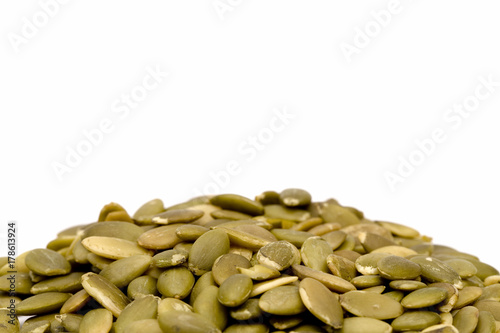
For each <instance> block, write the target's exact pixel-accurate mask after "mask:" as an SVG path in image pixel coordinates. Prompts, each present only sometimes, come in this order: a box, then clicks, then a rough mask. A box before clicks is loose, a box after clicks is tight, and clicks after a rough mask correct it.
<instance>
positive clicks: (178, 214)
mask: <svg viewBox="0 0 500 333" xmlns="http://www.w3.org/2000/svg"><path fill="white" fill-rule="evenodd" d="M204 214H205V213H204V212H203V211H202V210H196V209H171V210H167V211H165V212H163V213H159V214H157V215H154V216H153V217H152V218H151V222H153V223H156V224H173V223H188V222H193V221H195V220H197V219H199V218H200V217H202V216H203V215H204Z"/></svg>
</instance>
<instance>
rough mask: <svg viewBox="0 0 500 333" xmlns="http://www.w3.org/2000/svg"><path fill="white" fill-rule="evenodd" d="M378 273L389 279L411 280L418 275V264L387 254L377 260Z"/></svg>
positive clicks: (420, 270) (419, 271)
mask: <svg viewBox="0 0 500 333" xmlns="http://www.w3.org/2000/svg"><path fill="white" fill-rule="evenodd" d="M377 267H378V270H379V274H380V275H381V276H382V277H383V278H386V279H389V280H413V279H416V278H417V277H418V276H420V273H421V272H422V269H421V268H420V265H418V264H416V263H414V262H413V261H410V260H408V259H405V258H402V257H398V256H388V257H385V258H382V259H380V260H379V261H378V262H377Z"/></svg>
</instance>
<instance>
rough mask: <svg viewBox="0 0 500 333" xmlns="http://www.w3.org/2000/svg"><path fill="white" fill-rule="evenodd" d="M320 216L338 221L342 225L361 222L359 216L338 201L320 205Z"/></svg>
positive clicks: (330, 220)
mask: <svg viewBox="0 0 500 333" xmlns="http://www.w3.org/2000/svg"><path fill="white" fill-rule="evenodd" d="M318 213H319V216H320V217H321V218H322V219H323V220H324V221H325V222H326V223H328V222H337V223H339V224H340V225H341V226H342V227H346V226H349V225H353V224H358V223H360V220H359V218H358V217H357V216H356V214H354V213H353V212H352V211H351V210H350V209H348V208H346V207H342V206H340V205H338V204H336V203H331V202H325V203H323V204H322V205H321V206H320V207H319V211H318Z"/></svg>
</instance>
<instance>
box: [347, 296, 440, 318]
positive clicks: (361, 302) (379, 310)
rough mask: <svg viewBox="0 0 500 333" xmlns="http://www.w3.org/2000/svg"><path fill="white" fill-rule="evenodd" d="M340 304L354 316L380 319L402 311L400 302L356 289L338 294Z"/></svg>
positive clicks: (392, 316) (396, 315) (394, 316)
mask: <svg viewBox="0 0 500 333" xmlns="http://www.w3.org/2000/svg"><path fill="white" fill-rule="evenodd" d="M340 304H341V305H342V307H343V308H344V309H345V310H346V311H349V312H350V313H352V314H353V315H355V316H358V317H370V318H375V319H381V320H385V319H392V318H396V317H399V316H401V315H402V314H403V312H404V309H403V307H402V306H401V304H400V303H399V302H397V301H395V300H394V299H392V298H390V297H387V296H385V295H380V294H377V293H370V292H364V291H358V290H353V291H348V292H346V293H345V294H342V295H340ZM438 317H439V315H438Z"/></svg>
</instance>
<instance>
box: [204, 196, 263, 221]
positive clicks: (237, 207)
mask: <svg viewBox="0 0 500 333" xmlns="http://www.w3.org/2000/svg"><path fill="white" fill-rule="evenodd" d="M210 203H211V204H212V205H215V206H219V207H220V208H222V209H229V210H234V211H237V212H240V213H244V214H248V215H250V216H256V215H262V214H263V213H264V207H263V206H262V204H261V203H259V202H257V201H254V200H250V199H248V198H245V197H243V196H241V195H237V194H219V195H216V196H214V197H212V198H211V199H210Z"/></svg>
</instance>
